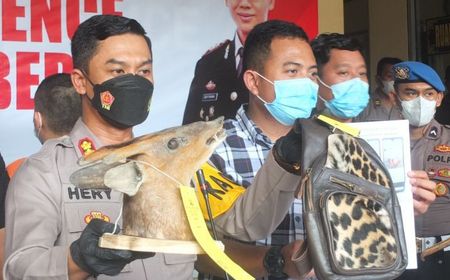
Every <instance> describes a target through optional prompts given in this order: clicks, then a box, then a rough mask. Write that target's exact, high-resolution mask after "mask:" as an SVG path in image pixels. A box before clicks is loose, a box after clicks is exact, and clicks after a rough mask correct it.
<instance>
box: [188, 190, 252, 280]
mask: <svg viewBox="0 0 450 280" xmlns="http://www.w3.org/2000/svg"><path fill="white" fill-rule="evenodd" d="M180 191H181V199H182V200H183V206H184V210H185V211H186V216H187V218H188V221H189V225H190V227H191V230H192V233H193V234H194V237H195V239H196V240H197V242H198V243H199V244H200V246H201V247H202V248H203V250H204V251H205V252H206V254H208V256H209V257H210V258H211V259H212V260H213V261H214V262H215V263H216V264H217V265H218V266H220V267H221V268H222V269H223V270H224V271H225V272H226V273H228V274H229V275H231V277H233V278H234V279H239V280H240V279H242V280H246V279H255V278H253V277H252V276H251V275H250V274H248V273H247V272H246V271H245V270H243V269H242V268H241V267H240V266H239V265H237V264H236V263H235V262H233V260H231V259H230V258H229V257H228V256H227V255H225V253H224V252H223V251H222V250H220V248H219V247H218V246H217V244H216V243H215V241H214V240H213V239H212V237H211V235H210V234H209V231H208V228H207V227H206V223H205V220H204V219H203V216H202V212H201V211H200V206H199V204H198V200H197V196H196V194H195V189H193V188H190V187H187V186H180Z"/></svg>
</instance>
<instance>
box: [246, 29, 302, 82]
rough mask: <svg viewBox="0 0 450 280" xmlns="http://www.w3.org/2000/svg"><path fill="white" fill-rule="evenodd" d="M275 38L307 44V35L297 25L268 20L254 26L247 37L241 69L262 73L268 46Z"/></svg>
mask: <svg viewBox="0 0 450 280" xmlns="http://www.w3.org/2000/svg"><path fill="white" fill-rule="evenodd" d="M275 38H278V39H279V38H289V39H295V38H298V39H301V40H305V41H306V42H309V39H308V35H306V33H305V31H304V30H303V29H302V28H301V27H299V26H298V25H296V24H294V23H292V22H287V21H282V20H269V21H266V22H263V23H260V24H258V25H256V26H255V27H254V28H253V29H252V31H250V33H249V34H248V36H247V39H246V40H245V46H244V57H243V68H244V71H245V70H247V69H254V70H256V71H258V72H260V73H264V64H265V62H266V60H267V58H268V57H269V55H270V46H271V44H272V41H273V40H274V39H275Z"/></svg>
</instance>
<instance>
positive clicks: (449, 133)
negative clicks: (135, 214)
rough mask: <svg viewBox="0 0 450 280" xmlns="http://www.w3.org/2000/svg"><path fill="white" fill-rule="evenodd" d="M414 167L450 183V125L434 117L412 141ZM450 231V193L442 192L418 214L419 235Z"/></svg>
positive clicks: (437, 179)
mask: <svg viewBox="0 0 450 280" xmlns="http://www.w3.org/2000/svg"><path fill="white" fill-rule="evenodd" d="M411 165H412V169H413V170H425V171H426V172H429V173H431V174H434V175H432V176H430V179H432V180H433V181H435V182H436V183H437V184H441V185H442V186H443V187H444V188H446V189H447V192H448V188H449V187H450V128H448V127H446V126H443V125H441V124H439V123H438V122H437V121H436V120H432V121H431V122H430V124H429V126H428V128H427V130H426V131H425V134H424V136H423V137H422V138H420V139H419V140H417V142H415V143H414V142H413V143H411ZM447 234H450V195H449V194H448V193H447V194H446V195H444V196H440V197H439V196H438V197H437V198H436V200H435V201H434V202H433V203H432V204H431V205H430V207H429V209H428V211H427V212H426V213H425V214H423V215H419V216H417V217H416V235H417V236H420V237H434V236H442V235H447Z"/></svg>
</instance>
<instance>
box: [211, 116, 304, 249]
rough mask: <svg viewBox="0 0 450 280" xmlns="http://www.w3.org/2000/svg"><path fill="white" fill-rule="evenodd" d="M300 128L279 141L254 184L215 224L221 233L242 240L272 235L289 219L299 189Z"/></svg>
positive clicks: (298, 124) (296, 127) (297, 125)
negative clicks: (282, 222) (285, 219)
mask: <svg viewBox="0 0 450 280" xmlns="http://www.w3.org/2000/svg"><path fill="white" fill-rule="evenodd" d="M300 133H301V127H300V122H299V121H296V123H295V124H294V126H293V128H292V129H291V130H290V131H289V133H288V134H287V135H286V136H283V137H281V138H279V139H278V140H277V141H276V143H275V145H274V147H273V149H272V150H271V151H270V153H269V155H268V156H267V158H266V160H265V162H264V164H263V165H262V166H261V168H260V169H259V170H258V172H257V174H256V176H255V178H254V179H253V181H252V184H251V185H250V186H249V187H248V188H247V189H246V191H245V192H244V194H243V195H241V196H240V197H239V198H238V199H237V200H236V202H235V203H234V204H233V206H232V207H231V208H230V209H229V210H228V211H227V212H225V213H224V214H222V215H221V216H218V217H217V218H216V219H215V221H216V225H217V228H218V229H219V231H221V232H223V233H224V234H225V235H231V236H232V237H234V238H237V239H240V240H243V241H253V240H258V239H262V238H265V237H266V236H268V235H270V234H271V233H272V232H273V231H274V230H275V229H276V227H277V226H278V225H279V224H280V223H281V221H282V220H283V219H284V217H285V216H286V213H287V212H288V210H289V208H290V207H291V205H292V202H293V201H294V199H295V196H296V195H297V192H298V190H299V186H300V178H301V177H300V176H299V175H297V174H298V173H300V172H299V171H300V157H301V134H300Z"/></svg>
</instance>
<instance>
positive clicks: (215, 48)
mask: <svg viewBox="0 0 450 280" xmlns="http://www.w3.org/2000/svg"><path fill="white" fill-rule="evenodd" d="M230 42H231V40H229V39H227V40H225V41H223V42H222V43H219V44H217V45H215V46H214V47H212V48H210V49H208V50H207V51H206V52H205V53H204V54H203V55H202V57H204V56H206V55H208V54H210V53H212V52H214V51H215V50H217V49H218V48H221V47H222V46H224V45H226V44H230ZM228 48H229V47H228Z"/></svg>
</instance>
